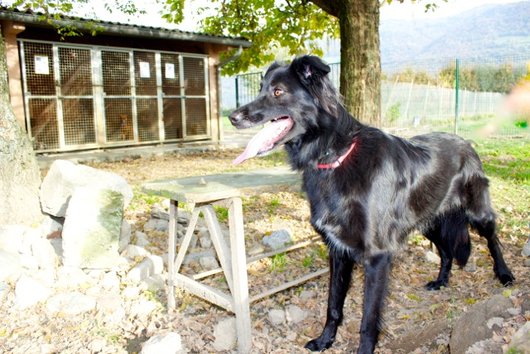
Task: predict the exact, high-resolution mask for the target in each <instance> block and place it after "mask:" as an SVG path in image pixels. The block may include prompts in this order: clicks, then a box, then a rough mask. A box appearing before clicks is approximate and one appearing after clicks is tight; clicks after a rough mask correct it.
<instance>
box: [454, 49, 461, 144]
mask: <svg viewBox="0 0 530 354" xmlns="http://www.w3.org/2000/svg"><path fill="white" fill-rule="evenodd" d="M455 65H456V67H455V130H454V131H455V134H458V111H459V109H460V107H459V100H458V89H459V88H460V87H459V86H460V59H458V58H457V59H456V63H455Z"/></svg>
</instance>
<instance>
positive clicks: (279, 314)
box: [267, 309, 285, 326]
mask: <svg viewBox="0 0 530 354" xmlns="http://www.w3.org/2000/svg"><path fill="white" fill-rule="evenodd" d="M267 319H268V320H269V322H270V323H271V324H272V325H274V326H277V325H281V324H282V323H284V322H285V311H284V310H279V309H272V310H270V311H269V312H268V313H267Z"/></svg>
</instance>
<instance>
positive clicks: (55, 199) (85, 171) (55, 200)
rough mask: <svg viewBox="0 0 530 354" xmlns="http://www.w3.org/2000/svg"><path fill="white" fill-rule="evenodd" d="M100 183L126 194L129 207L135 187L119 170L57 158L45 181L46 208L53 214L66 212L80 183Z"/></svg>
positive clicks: (41, 193) (43, 186)
mask: <svg viewBox="0 0 530 354" xmlns="http://www.w3.org/2000/svg"><path fill="white" fill-rule="evenodd" d="M83 186H99V187H100V188H104V189H110V190H113V191H116V192H118V193H120V194H122V195H123V200H124V205H125V207H127V206H128V205H129V203H130V201H131V199H132V197H133V192H132V189H131V187H130V186H129V185H128V184H127V181H125V179H124V178H123V177H121V176H119V175H117V174H114V173H111V172H106V171H101V170H97V169H95V168H92V167H89V166H84V165H76V164H74V163H72V162H70V161H66V160H55V161H54V162H53V164H52V165H51V167H50V170H49V171H48V174H47V175H46V177H45V178H44V180H43V181H42V185H41V189H40V199H41V206H42V210H43V211H44V212H45V213H47V214H50V215H54V216H59V217H62V216H65V213H66V209H67V206H68V200H69V198H70V197H71V196H72V194H73V193H74V190H76V189H77V188H79V187H83Z"/></svg>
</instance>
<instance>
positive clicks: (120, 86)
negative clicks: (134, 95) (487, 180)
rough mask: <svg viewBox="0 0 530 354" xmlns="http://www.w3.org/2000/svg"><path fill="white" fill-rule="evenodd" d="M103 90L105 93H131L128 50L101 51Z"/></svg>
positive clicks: (121, 94)
mask: <svg viewBox="0 0 530 354" xmlns="http://www.w3.org/2000/svg"><path fill="white" fill-rule="evenodd" d="M101 61H102V63H101V67H102V70H103V91H104V92H105V94H106V95H119V96H124V95H125V96H128V95H130V94H131V66H130V63H129V53H128V52H111V51H106V50H104V51H101Z"/></svg>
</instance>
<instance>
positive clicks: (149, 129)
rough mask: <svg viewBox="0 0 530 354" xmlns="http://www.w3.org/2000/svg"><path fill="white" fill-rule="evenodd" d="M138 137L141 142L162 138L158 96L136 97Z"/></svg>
mask: <svg viewBox="0 0 530 354" xmlns="http://www.w3.org/2000/svg"><path fill="white" fill-rule="evenodd" d="M136 112H137V117H138V118H137V123H138V139H139V140H140V141H141V142H145V141H156V140H159V139H160V134H159V132H158V101H157V99H156V98H138V99H136Z"/></svg>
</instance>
